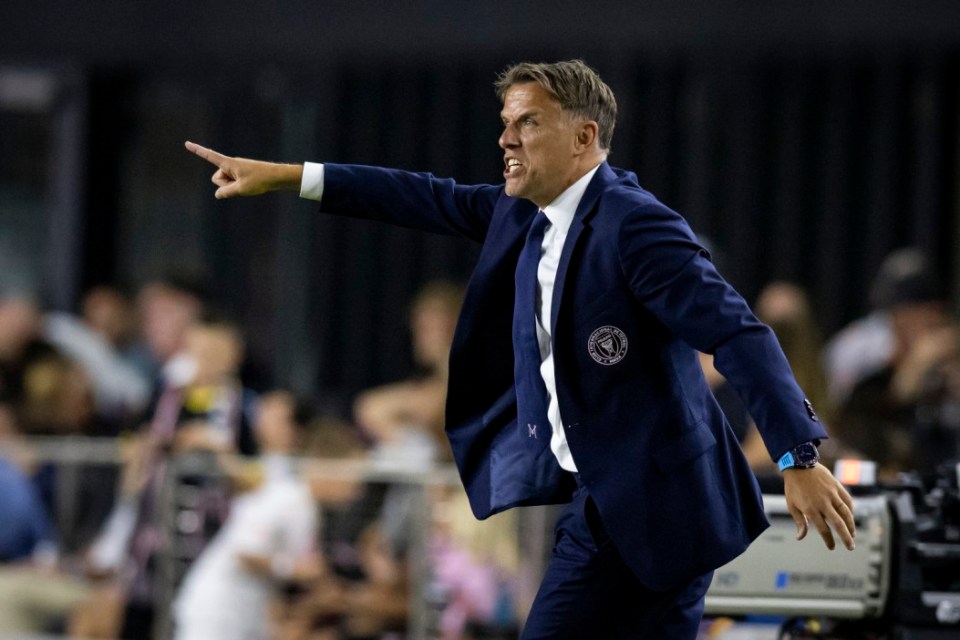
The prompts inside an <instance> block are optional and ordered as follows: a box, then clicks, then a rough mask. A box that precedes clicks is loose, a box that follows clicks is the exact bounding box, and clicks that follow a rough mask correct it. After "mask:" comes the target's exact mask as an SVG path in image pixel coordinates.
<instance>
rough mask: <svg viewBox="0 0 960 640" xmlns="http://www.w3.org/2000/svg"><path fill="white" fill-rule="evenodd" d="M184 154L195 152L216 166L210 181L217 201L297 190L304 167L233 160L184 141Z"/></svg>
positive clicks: (241, 159)
mask: <svg viewBox="0 0 960 640" xmlns="http://www.w3.org/2000/svg"><path fill="white" fill-rule="evenodd" d="M185 146H186V148H187V151H190V152H191V153H195V154H197V155H198V156H200V157H201V158H203V159H204V160H206V161H207V162H209V163H210V164H212V165H214V166H215V167H217V170H216V171H215V172H214V174H213V177H212V178H211V179H210V180H211V182H213V184H215V185H217V187H218V188H217V192H216V194H214V195H216V197H217V198H218V199H224V198H232V197H233V196H258V195H260V194H262V193H267V192H268V191H280V190H292V191H297V190H299V189H300V181H301V180H302V178H303V166H302V165H298V164H280V163H276V162H263V161H262V160H250V159H249V158H234V157H231V156H225V155H223V154H222V153H217V152H216V151H214V150H213V149H207V148H206V147H201V146H200V145H198V144H196V143H193V142H187V143H186V144H185Z"/></svg>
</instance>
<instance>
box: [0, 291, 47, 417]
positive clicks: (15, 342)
mask: <svg viewBox="0 0 960 640" xmlns="http://www.w3.org/2000/svg"><path fill="white" fill-rule="evenodd" d="M52 353H56V351H55V349H54V348H53V347H51V346H50V345H49V344H47V343H46V342H44V341H43V340H42V339H41V322H40V310H39V309H38V308H37V305H36V303H35V302H34V301H33V300H32V299H31V298H30V297H28V296H23V295H19V294H16V293H7V294H3V293H0V398H6V399H9V400H11V401H13V402H14V403H17V402H19V400H20V398H21V397H22V394H23V376H24V373H25V371H26V370H27V368H28V367H29V365H30V364H31V363H32V362H34V361H36V360H37V359H39V358H41V357H43V356H46V355H50V354H52Z"/></svg>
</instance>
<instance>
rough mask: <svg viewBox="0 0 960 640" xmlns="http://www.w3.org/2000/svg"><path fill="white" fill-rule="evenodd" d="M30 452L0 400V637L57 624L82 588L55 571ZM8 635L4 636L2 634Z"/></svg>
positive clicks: (83, 592) (54, 555)
mask: <svg viewBox="0 0 960 640" xmlns="http://www.w3.org/2000/svg"><path fill="white" fill-rule="evenodd" d="M32 469H33V464H32V456H30V454H29V451H28V449H27V447H26V445H25V444H24V443H23V442H22V441H21V438H20V435H19V431H18V428H17V424H16V418H15V416H14V412H13V409H12V407H11V406H10V405H8V404H4V403H0V514H2V517H0V635H2V636H3V637H23V635H22V634H24V635H25V634H36V633H43V632H48V631H52V630H54V628H55V627H57V626H59V627H61V628H62V627H63V626H64V625H65V624H66V619H67V617H68V615H69V613H70V611H71V609H73V608H74V607H75V606H77V605H79V604H81V603H82V602H83V601H84V599H85V598H86V597H87V589H86V586H85V585H84V584H83V583H81V582H80V581H77V580H74V579H72V578H69V577H67V576H65V575H63V574H61V573H59V571H58V570H57V563H58V555H59V554H58V546H57V542H56V535H55V532H54V529H53V526H52V524H51V522H50V519H49V517H48V515H47V511H46V509H45V507H44V504H43V502H42V500H41V498H40V495H39V493H38V492H37V490H36V488H35V486H34V485H33V483H32V482H31V479H30V474H31V472H32ZM8 634H9V636H8Z"/></svg>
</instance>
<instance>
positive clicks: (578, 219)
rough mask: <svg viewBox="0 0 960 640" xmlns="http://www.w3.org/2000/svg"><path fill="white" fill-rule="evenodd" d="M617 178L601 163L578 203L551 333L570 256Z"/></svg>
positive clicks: (562, 258)
mask: <svg viewBox="0 0 960 640" xmlns="http://www.w3.org/2000/svg"><path fill="white" fill-rule="evenodd" d="M615 179H616V174H614V173H613V170H612V169H611V168H610V165H608V164H607V163H606V162H604V163H602V164H601V165H600V168H599V169H597V172H596V173H595V174H594V176H593V179H592V180H590V184H589V185H587V190H586V191H584V193H583V198H581V199H580V204H579V205H577V212H576V214H574V216H573V222H572V223H571V224H570V230H569V231H568V232H567V239H566V240H565V241H564V243H563V251H562V252H561V253H560V264H559V265H558V266H557V279H556V281H555V283H554V285H553V303H552V305H551V309H550V326H551V327H552V329H551V333H552V334H554V335H556V327H557V317H558V315H559V313H560V305H561V303H562V301H563V289H564V285H565V284H566V282H567V269H568V267H569V266H570V257H571V256H572V255H573V252H574V251H575V250H576V246H577V242H578V241H579V239H580V235H581V234H582V233H583V230H584V228H586V226H587V222H588V221H589V219H590V218H591V217H592V216H593V214H594V213H595V212H596V204H597V200H599V199H600V194H601V193H603V190H604V189H606V188H607V186H608V185H609V184H610V183H611V182H613V181H614V180H615Z"/></svg>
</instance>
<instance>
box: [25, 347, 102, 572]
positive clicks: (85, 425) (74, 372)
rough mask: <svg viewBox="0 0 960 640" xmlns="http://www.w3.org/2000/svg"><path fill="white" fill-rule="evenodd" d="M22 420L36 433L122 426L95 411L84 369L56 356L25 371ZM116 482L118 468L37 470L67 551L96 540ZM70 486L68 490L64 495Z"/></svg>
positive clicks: (90, 432)
mask: <svg viewBox="0 0 960 640" xmlns="http://www.w3.org/2000/svg"><path fill="white" fill-rule="evenodd" d="M19 417H20V420H21V424H22V428H23V430H24V432H25V433H28V434H30V435H49V436H112V435H116V425H115V424H114V423H109V422H106V421H104V420H103V419H102V418H100V416H98V415H97V414H96V413H95V411H94V403H93V389H92V385H91V383H90V380H89V379H88V378H87V375H86V372H85V371H84V369H82V368H81V367H80V366H79V365H77V364H76V363H74V362H73V361H72V360H70V359H69V358H67V357H65V356H62V355H59V354H56V353H51V354H48V355H46V356H43V357H41V358H39V359H37V360H35V361H34V362H33V363H32V364H30V366H29V368H28V369H27V371H26V372H25V374H24V388H23V397H22V398H21V400H20V406H19ZM64 480H66V481H67V482H68V484H66V485H65V484H64ZM116 481H117V470H116V469H115V468H114V467H112V466H109V465H92V464H80V463H77V464H70V465H56V464H50V463H47V464H43V465H41V466H40V467H39V468H38V469H37V471H36V473H35V475H34V483H35V484H36V485H37V487H38V488H39V489H40V491H41V495H42V497H43V501H44V504H45V505H46V508H47V510H48V512H49V513H51V514H56V517H57V525H58V527H59V528H60V533H61V544H62V545H63V547H64V550H65V551H66V552H67V553H71V552H75V551H77V550H79V549H80V548H81V547H84V546H86V545H88V544H89V543H90V542H91V541H92V540H93V538H94V536H95V535H96V533H97V531H98V530H99V528H100V527H101V526H102V524H103V522H104V521H105V520H106V518H107V516H108V515H109V513H110V510H111V508H112V507H113V503H114V487H115V486H116ZM64 488H67V492H66V494H65V495H61V493H60V492H61V491H63V490H64Z"/></svg>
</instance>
